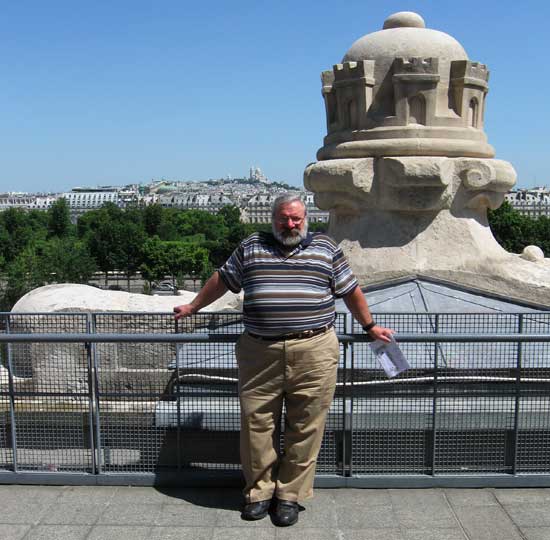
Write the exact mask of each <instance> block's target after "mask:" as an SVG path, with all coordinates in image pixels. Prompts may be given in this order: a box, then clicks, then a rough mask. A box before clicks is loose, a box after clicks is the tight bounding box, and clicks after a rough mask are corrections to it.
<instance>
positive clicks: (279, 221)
mask: <svg viewBox="0 0 550 540" xmlns="http://www.w3.org/2000/svg"><path fill="white" fill-rule="evenodd" d="M272 229H273V235H274V236H275V238H276V239H277V240H278V241H279V242H280V243H281V244H283V245H285V246H288V247H294V246H297V245H298V244H299V243H300V242H301V241H302V240H303V239H304V238H305V237H306V236H307V220H306V210H305V208H304V205H303V204H302V203H300V202H299V201H292V202H289V203H285V204H282V205H281V206H279V209H278V210H277V212H276V213H275V215H274V216H273V223H272Z"/></svg>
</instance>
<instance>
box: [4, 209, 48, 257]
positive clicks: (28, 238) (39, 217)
mask: <svg viewBox="0 0 550 540" xmlns="http://www.w3.org/2000/svg"><path fill="white" fill-rule="evenodd" d="M44 218H45V215H44V213H43V212H38V211H34V212H25V211H24V210H21V209H20V208H8V209H7V210H5V211H3V212H0V230H1V232H0V242H1V244H0V252H1V253H2V255H3V257H4V260H5V263H7V264H9V263H11V262H12V261H14V260H15V259H16V257H17V256H18V255H19V254H20V253H21V252H22V251H23V250H25V249H26V248H27V247H28V246H29V245H31V244H32V243H33V242H34V241H36V240H38V239H40V238H45V236H46V229H45V226H44V225H45V220H44Z"/></svg>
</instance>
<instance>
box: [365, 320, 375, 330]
mask: <svg viewBox="0 0 550 540" xmlns="http://www.w3.org/2000/svg"><path fill="white" fill-rule="evenodd" d="M375 326H376V323H375V322H374V321H372V322H370V323H369V324H367V325H365V326H363V330H364V331H365V332H370V331H371V330H372V329H373V328H374V327H375Z"/></svg>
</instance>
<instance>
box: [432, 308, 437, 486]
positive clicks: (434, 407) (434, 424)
mask: <svg viewBox="0 0 550 540" xmlns="http://www.w3.org/2000/svg"><path fill="white" fill-rule="evenodd" d="M434 333H435V334H438V333H439V313H436V315H435V325H434ZM438 375H439V344H438V343H437V342H436V343H434V377H433V398H432V455H431V458H432V463H431V469H432V476H435V475H436V474H437V473H436V465H435V459H436V451H437V390H438V387H437V379H438Z"/></svg>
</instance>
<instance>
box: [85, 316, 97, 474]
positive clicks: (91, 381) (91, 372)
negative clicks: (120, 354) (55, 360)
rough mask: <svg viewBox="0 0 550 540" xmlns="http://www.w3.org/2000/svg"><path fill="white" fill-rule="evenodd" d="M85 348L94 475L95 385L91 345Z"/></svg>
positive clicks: (87, 322)
mask: <svg viewBox="0 0 550 540" xmlns="http://www.w3.org/2000/svg"><path fill="white" fill-rule="evenodd" d="M91 318H92V314H91V313H89V314H88V316H87V318H86V332H88V334H90V333H91V328H92V321H91ZM84 346H85V347H86V360H87V366H88V426H89V431H90V433H89V436H90V448H91V452H92V473H93V474H96V472H97V456H96V452H99V450H98V449H97V448H96V444H95V440H94V404H95V384H94V367H93V366H94V362H93V358H92V347H94V344H93V343H85V344H84Z"/></svg>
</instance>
